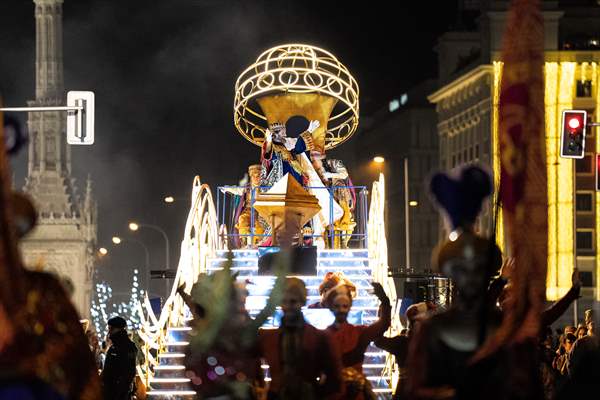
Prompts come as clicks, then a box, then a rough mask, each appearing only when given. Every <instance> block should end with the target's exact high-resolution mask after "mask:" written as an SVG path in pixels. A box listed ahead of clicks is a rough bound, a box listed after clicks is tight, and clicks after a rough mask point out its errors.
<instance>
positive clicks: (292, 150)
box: [260, 121, 320, 186]
mask: <svg viewBox="0 0 600 400" xmlns="http://www.w3.org/2000/svg"><path fill="white" fill-rule="evenodd" d="M319 126H320V123H319V121H310V124H309V126H308V129H307V131H306V132H303V133H301V134H300V136H299V137H298V138H297V139H293V138H288V137H287V135H286V129H285V125H283V124H282V123H279V122H275V123H273V124H271V125H270V126H269V128H268V129H267V130H266V131H265V142H264V143H263V146H262V151H261V157H260V160H261V164H262V171H261V185H262V186H273V185H274V184H275V183H276V182H277V181H279V180H280V179H281V178H283V176H284V175H285V174H288V173H289V174H290V175H291V176H293V177H294V179H296V181H298V183H299V184H300V185H302V186H308V182H309V177H308V175H307V172H306V171H305V169H306V168H305V166H304V165H303V160H302V157H301V156H302V154H304V152H306V151H311V150H314V148H315V144H314V141H313V137H312V133H313V132H314V131H315V130H316V129H317V128H318V127H319Z"/></svg>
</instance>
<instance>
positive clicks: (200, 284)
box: [178, 259, 287, 400]
mask: <svg viewBox="0 0 600 400" xmlns="http://www.w3.org/2000/svg"><path fill="white" fill-rule="evenodd" d="M231 265H232V259H228V261H227V262H226V263H225V265H224V268H223V269H222V270H219V271H216V272H215V273H213V274H211V275H201V276H200V277H199V279H198V281H197V282H196V283H195V284H194V285H193V286H192V288H191V290H190V291H189V293H188V292H187V291H186V290H185V287H184V286H181V287H179V288H178V294H179V295H180V296H181V297H182V298H183V300H184V302H185V303H186V305H187V306H188V307H189V308H190V310H191V312H192V315H193V320H192V322H191V324H190V325H191V327H192V334H191V336H190V347H189V349H188V351H187V352H186V356H185V365H186V368H187V374H188V376H190V377H192V383H191V384H192V387H193V388H194V390H195V391H196V393H197V394H198V395H199V396H200V397H201V398H203V399H210V398H228V399H239V400H242V399H256V398H260V397H259V396H258V393H259V392H261V391H262V390H264V388H263V387H262V386H263V385H262V383H261V382H260V381H261V368H260V351H259V345H258V342H257V337H258V329H259V327H260V326H261V325H263V324H264V323H265V322H266V321H267V319H268V318H269V317H270V316H271V315H272V314H273V312H274V311H275V307H276V305H277V304H278V303H279V302H280V299H281V292H282V288H283V279H284V276H285V271H286V268H287V266H286V265H283V264H282V263H281V262H279V261H277V262H275V264H274V268H275V273H276V276H277V279H276V281H275V284H274V286H273V289H272V290H271V293H270V295H269V299H268V301H267V304H266V305H265V307H264V308H263V310H261V312H260V313H259V314H258V315H257V316H256V318H254V319H252V318H251V317H250V315H249V314H248V312H247V310H246V308H245V302H246V296H247V289H246V284H245V283H241V282H237V281H236V275H235V274H234V275H232V274H231ZM212 360H218V362H219V364H218V365H219V366H221V367H222V368H224V370H225V371H226V373H223V374H217V373H216V372H215V368H216V367H217V365H216V364H215V363H214V362H213V361H212Z"/></svg>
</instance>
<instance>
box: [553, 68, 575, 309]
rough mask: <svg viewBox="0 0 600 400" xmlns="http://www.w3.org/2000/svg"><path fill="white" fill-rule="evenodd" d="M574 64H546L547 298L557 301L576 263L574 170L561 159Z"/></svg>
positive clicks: (569, 282) (568, 285)
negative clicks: (562, 130) (563, 119)
mask: <svg viewBox="0 0 600 400" xmlns="http://www.w3.org/2000/svg"><path fill="white" fill-rule="evenodd" d="M575 68H576V64H575V63H572V62H563V63H560V64H557V63H554V62H552V63H546V66H545V72H546V83H545V107H546V110H545V111H546V113H545V118H546V156H547V171H548V274H547V277H546V297H547V298H548V300H556V299H558V298H560V297H561V296H563V295H564V294H565V293H566V292H567V291H568V290H569V288H570V287H571V273H572V271H573V266H574V264H575V251H574V239H575V232H574V229H573V228H574V227H573V225H574V224H573V219H574V218H575V213H574V207H573V194H574V193H573V185H574V181H573V173H574V168H575V163H574V161H573V160H571V159H565V158H561V157H560V154H559V149H560V126H561V114H562V110H564V109H569V108H571V107H572V105H573V90H574V83H575Z"/></svg>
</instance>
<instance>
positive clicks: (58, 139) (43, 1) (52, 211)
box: [21, 0, 97, 318]
mask: <svg viewBox="0 0 600 400" xmlns="http://www.w3.org/2000/svg"><path fill="white" fill-rule="evenodd" d="M33 3H34V4H35V23H36V25H35V26H36V40H35V43H36V56H35V100H31V101H29V104H30V105H31V106H53V105H64V104H65V103H66V96H65V91H64V83H63V54H62V48H63V37H62V4H63V0H33ZM66 124H67V115H66V112H64V111H61V112H31V113H29V116H28V120H27V126H28V128H29V137H30V141H29V162H28V174H27V179H26V181H25V188H24V189H25V191H26V192H27V193H28V194H29V195H30V196H31V197H32V198H33V201H34V203H35V206H36V208H37V210H38V212H39V219H38V224H37V226H36V228H35V229H34V230H33V231H32V232H31V233H30V234H29V235H28V236H27V237H25V238H24V239H23V240H22V241H21V249H22V252H23V256H24V260H25V265H30V266H33V265H38V264H40V263H41V264H42V265H43V268H44V270H45V271H47V272H51V273H55V274H56V275H58V276H60V277H61V278H63V279H64V278H68V280H69V281H71V282H72V283H73V286H74V289H75V291H74V293H73V295H72V297H71V299H72V301H73V303H74V304H75V305H76V306H77V309H78V310H79V313H80V315H81V316H82V317H83V318H86V317H88V316H89V314H90V299H91V296H92V282H93V273H94V253H95V246H96V233H97V224H96V216H97V211H96V203H95V202H94V200H93V197H92V183H91V180H90V179H89V178H88V181H87V185H86V187H85V191H84V193H83V196H79V195H78V193H77V191H76V185H75V179H74V178H73V177H72V176H71V153H70V147H69V146H68V145H67V143H66V132H65V131H66Z"/></svg>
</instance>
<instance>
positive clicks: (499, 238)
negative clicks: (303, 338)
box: [492, 61, 506, 254]
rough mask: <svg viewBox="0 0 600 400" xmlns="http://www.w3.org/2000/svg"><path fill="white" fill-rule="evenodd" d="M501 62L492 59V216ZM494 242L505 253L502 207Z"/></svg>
mask: <svg viewBox="0 0 600 400" xmlns="http://www.w3.org/2000/svg"><path fill="white" fill-rule="evenodd" d="M503 64H504V63H502V62H500V61H494V83H493V85H494V86H493V87H492V90H493V92H492V93H493V97H492V102H493V104H492V168H493V173H494V197H493V202H492V216H493V212H494V207H495V206H496V202H497V199H498V196H500V190H499V189H500V142H499V139H498V122H499V121H498V104H499V103H500V83H501V82H502V67H503ZM496 243H498V247H500V250H502V253H503V254H506V253H505V252H506V249H505V243H504V219H503V216H502V209H500V210H498V220H497V221H496Z"/></svg>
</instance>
